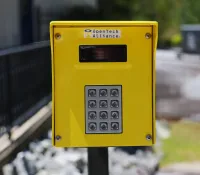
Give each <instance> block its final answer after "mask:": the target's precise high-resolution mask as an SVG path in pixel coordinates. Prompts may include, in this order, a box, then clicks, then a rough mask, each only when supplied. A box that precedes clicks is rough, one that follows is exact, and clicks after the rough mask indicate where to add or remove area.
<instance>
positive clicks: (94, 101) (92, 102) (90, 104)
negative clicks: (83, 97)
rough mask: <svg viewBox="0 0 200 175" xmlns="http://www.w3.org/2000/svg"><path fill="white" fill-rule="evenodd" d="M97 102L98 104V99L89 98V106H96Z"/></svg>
mask: <svg viewBox="0 0 200 175" xmlns="http://www.w3.org/2000/svg"><path fill="white" fill-rule="evenodd" d="M96 106H97V104H96V100H89V101H88V107H89V108H96Z"/></svg>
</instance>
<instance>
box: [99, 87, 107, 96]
mask: <svg viewBox="0 0 200 175" xmlns="http://www.w3.org/2000/svg"><path fill="white" fill-rule="evenodd" d="M99 96H100V97H107V96H108V91H107V89H100V90H99Z"/></svg>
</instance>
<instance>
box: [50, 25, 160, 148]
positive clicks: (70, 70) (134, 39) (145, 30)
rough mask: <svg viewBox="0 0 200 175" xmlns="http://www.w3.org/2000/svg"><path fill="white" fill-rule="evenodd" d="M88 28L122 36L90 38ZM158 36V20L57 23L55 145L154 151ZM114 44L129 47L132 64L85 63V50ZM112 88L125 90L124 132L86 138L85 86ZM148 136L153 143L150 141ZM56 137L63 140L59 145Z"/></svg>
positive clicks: (54, 38) (52, 28)
mask: <svg viewBox="0 0 200 175" xmlns="http://www.w3.org/2000/svg"><path fill="white" fill-rule="evenodd" d="M88 28H89V29H102V30H103V29H105V30H107V29H108V30H109V29H117V30H120V31H121V37H119V38H90V37H84V30H85V29H88ZM149 34H150V35H149ZM157 37H158V24H157V22H154V21H146V22H145V21H142V22H135V21H127V22H126V21H124V22H121V21H120V22H118V21H115V22H114V21H113V22H111V21H107V22H104V21H97V22H96V21H92V22H91V21H87V22H83V21H82V22H79V21H76V22H75V21H73V22H72V21H69V22H64V21H57V22H51V24H50V38H51V52H52V86H53V87H52V88H53V90H52V98H53V99H52V134H53V139H52V143H53V145H54V146H56V147H101V146H102V147H108V146H150V145H152V144H154V143H155V139H156V134H155V52H156V48H157ZM111 44H112V45H113V44H126V45H127V62H120V63H119V62H110V63H80V62H79V49H78V48H79V45H111ZM111 75H112V76H111ZM113 75H114V76H113ZM112 84H114V85H115V84H117V85H118V84H120V85H122V104H123V106H122V110H123V132H122V133H121V134H85V104H84V103H85V99H84V87H85V85H112ZM147 135H151V136H152V138H151V139H150V140H148V139H147V138H146V136H147ZM56 136H60V137H58V139H57V140H56V139H55V138H56Z"/></svg>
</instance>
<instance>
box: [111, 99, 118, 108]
mask: <svg viewBox="0 0 200 175" xmlns="http://www.w3.org/2000/svg"><path fill="white" fill-rule="evenodd" d="M118 107H119V101H118V100H111V108H118Z"/></svg>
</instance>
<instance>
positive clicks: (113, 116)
mask: <svg viewBox="0 0 200 175" xmlns="http://www.w3.org/2000/svg"><path fill="white" fill-rule="evenodd" d="M111 118H112V119H118V118H119V112H118V111H112V112H111Z"/></svg>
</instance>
